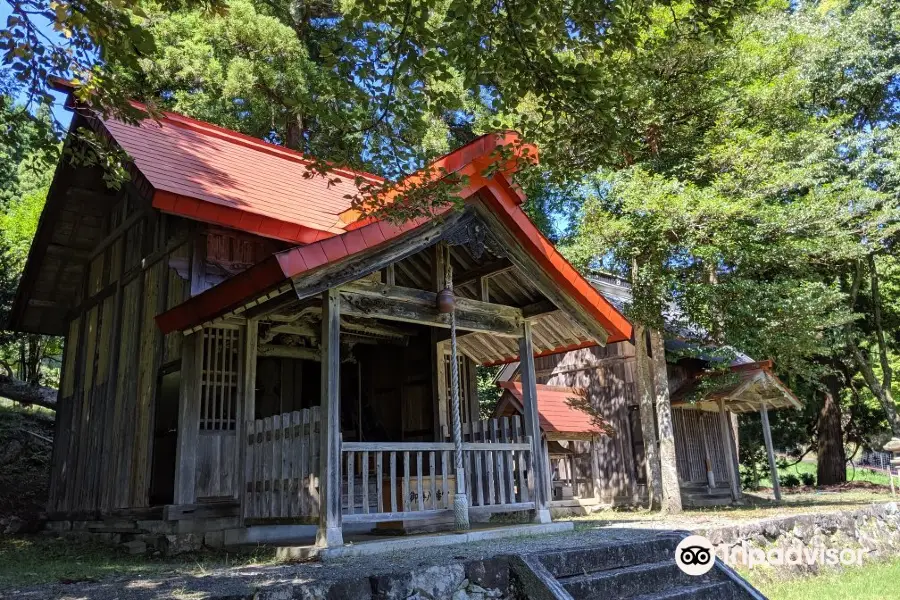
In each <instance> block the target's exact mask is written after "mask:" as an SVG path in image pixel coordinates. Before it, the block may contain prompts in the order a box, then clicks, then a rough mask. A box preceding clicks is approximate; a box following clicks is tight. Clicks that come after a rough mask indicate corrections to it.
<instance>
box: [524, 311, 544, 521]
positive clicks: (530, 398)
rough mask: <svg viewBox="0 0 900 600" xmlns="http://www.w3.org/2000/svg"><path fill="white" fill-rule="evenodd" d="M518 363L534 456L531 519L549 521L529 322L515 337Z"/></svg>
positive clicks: (526, 427)
mask: <svg viewBox="0 0 900 600" xmlns="http://www.w3.org/2000/svg"><path fill="white" fill-rule="evenodd" d="M519 365H520V370H521V373H522V409H523V413H524V417H525V432H526V434H527V435H530V436H531V452H532V454H533V456H534V459H533V461H532V463H533V464H534V509H535V511H534V513H535V515H534V520H535V522H537V523H549V522H550V510H549V508H548V501H549V495H548V493H547V491H548V489H549V484H550V471H549V463H548V459H547V456H546V453H545V452H544V444H543V441H542V438H541V422H540V419H539V417H538V405H537V380H536V378H535V373H534V346H533V345H532V342H531V323H530V322H528V321H525V323H524V324H523V325H522V337H521V338H519Z"/></svg>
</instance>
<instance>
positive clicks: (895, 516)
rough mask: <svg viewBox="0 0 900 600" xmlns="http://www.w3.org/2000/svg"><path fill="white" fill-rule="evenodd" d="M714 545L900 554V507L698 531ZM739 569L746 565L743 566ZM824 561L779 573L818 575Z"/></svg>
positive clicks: (871, 557) (880, 556)
mask: <svg viewBox="0 0 900 600" xmlns="http://www.w3.org/2000/svg"><path fill="white" fill-rule="evenodd" d="M695 533H699V534H701V535H704V536H706V537H707V538H708V539H709V540H710V541H711V542H712V543H713V545H714V546H719V545H720V544H722V545H725V546H726V547H728V548H731V549H736V548H741V547H742V544H746V546H745V549H746V548H750V549H753V548H755V549H761V550H763V551H764V552H768V551H770V550H780V551H781V552H782V555H785V553H786V552H787V550H789V549H794V550H795V555H796V550H797V549H803V548H809V549H814V550H818V549H834V550H842V549H853V550H867V551H868V552H865V553H864V559H863V560H864V561H870V560H875V559H883V558H888V557H892V556H897V555H900V510H898V506H897V503H896V502H888V503H886V504H876V505H872V506H870V507H866V508H862V509H859V510H854V511H846V512H835V513H822V514H808V515H795V516H788V517H780V518H775V519H765V520H762V521H759V522H755V523H749V524H745V525H736V526H730V527H721V528H713V529H698V530H696V531H695ZM732 566H737V567H738V568H743V567H742V566H739V565H732ZM821 568H822V565H821V564H819V563H815V564H812V565H807V564H805V563H804V564H799V565H798V564H794V565H784V566H779V567H777V569H776V570H777V571H778V572H779V573H778V574H780V575H796V574H801V573H810V574H811V573H815V572H818V571H819V570H820V569H821Z"/></svg>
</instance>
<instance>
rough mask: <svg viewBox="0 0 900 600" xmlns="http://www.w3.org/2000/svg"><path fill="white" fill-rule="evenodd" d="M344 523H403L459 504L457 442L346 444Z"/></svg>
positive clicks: (342, 446) (343, 473) (343, 476)
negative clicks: (455, 461)
mask: <svg viewBox="0 0 900 600" xmlns="http://www.w3.org/2000/svg"><path fill="white" fill-rule="evenodd" d="M341 450H342V454H343V457H344V459H343V460H342V461H341V462H342V463H343V464H342V473H341V480H342V481H344V482H345V484H344V485H345V487H344V497H343V509H344V522H347V523H351V522H358V521H371V522H377V521H400V520H404V519H412V518H417V519H421V518H427V517H430V516H437V515H439V514H441V513H443V512H445V511H448V510H452V508H453V494H454V492H455V489H456V478H455V475H454V473H453V444H447V443H427V442H424V443H393V442H385V443H380V442H344V443H342V444H341Z"/></svg>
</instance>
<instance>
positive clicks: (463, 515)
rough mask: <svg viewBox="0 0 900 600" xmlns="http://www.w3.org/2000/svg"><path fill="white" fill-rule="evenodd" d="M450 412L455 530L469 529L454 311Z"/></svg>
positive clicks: (450, 281) (450, 268)
mask: <svg viewBox="0 0 900 600" xmlns="http://www.w3.org/2000/svg"><path fill="white" fill-rule="evenodd" d="M445 279H446V284H447V289H449V290H450V291H451V292H452V291H453V266H452V265H451V264H450V256H449V253H448V256H447V269H446V277H445ZM450 410H451V412H452V413H453V449H454V455H455V456H454V458H455V463H456V478H457V480H456V495H455V496H454V499H453V511H454V518H455V521H456V528H457V529H468V528H469V499H468V496H467V495H466V493H465V488H464V487H463V478H464V476H465V471H464V469H463V449H462V420H461V418H460V410H459V360H458V351H457V347H456V309H455V308H454V309H453V311H452V312H451V313H450Z"/></svg>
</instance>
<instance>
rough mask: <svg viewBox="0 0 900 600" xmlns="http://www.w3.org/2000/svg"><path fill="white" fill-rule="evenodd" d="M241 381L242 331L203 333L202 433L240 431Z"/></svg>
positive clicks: (224, 330)
mask: <svg viewBox="0 0 900 600" xmlns="http://www.w3.org/2000/svg"><path fill="white" fill-rule="evenodd" d="M240 379H241V331H240V330H239V329H225V328H219V327H212V328H208V329H204V330H203V374H202V377H201V380H200V429H201V430H206V431H227V430H234V429H235V428H236V427H237V407H238V397H239V396H240Z"/></svg>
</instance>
